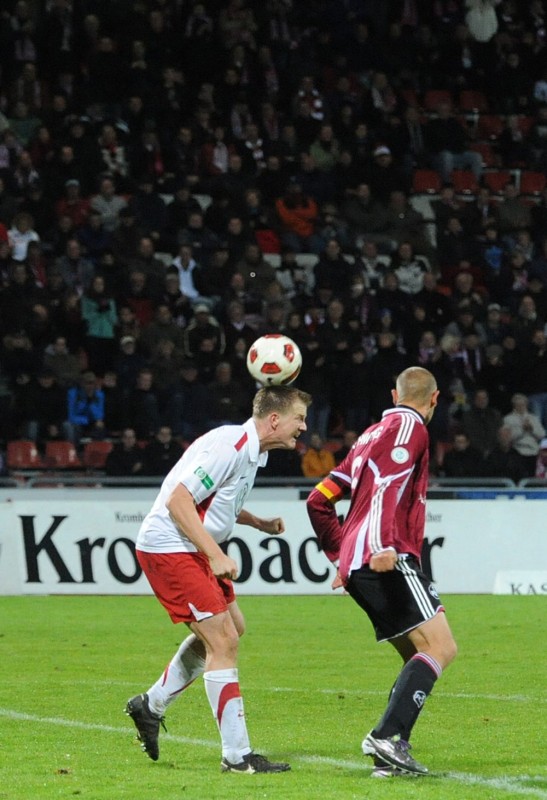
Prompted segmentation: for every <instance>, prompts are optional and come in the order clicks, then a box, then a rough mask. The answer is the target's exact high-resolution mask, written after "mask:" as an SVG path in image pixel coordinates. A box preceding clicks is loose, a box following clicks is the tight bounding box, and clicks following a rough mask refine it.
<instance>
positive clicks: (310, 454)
mask: <svg viewBox="0 0 547 800" xmlns="http://www.w3.org/2000/svg"><path fill="white" fill-rule="evenodd" d="M335 466H336V461H335V460H334V455H333V454H332V452H331V451H330V450H327V449H326V447H325V443H324V440H323V439H322V438H321V436H320V435H319V434H318V433H317V432H316V431H315V432H312V434H311V436H310V442H309V445H308V448H307V450H306V452H305V453H304V455H303V456H302V474H303V475H304V477H305V478H322V477H324V476H325V475H328V474H329V472H330V471H331V470H333V469H334V468H335Z"/></svg>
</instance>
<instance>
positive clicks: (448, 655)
mask: <svg viewBox="0 0 547 800" xmlns="http://www.w3.org/2000/svg"><path fill="white" fill-rule="evenodd" d="M457 655H458V645H457V644H456V642H455V641H454V639H453V638H452V637H451V638H450V641H448V642H446V643H445V646H444V648H443V661H444V664H443V669H444V668H446V667H447V666H448V665H449V664H451V663H452V662H453V661H454V659H455V658H456V656H457Z"/></svg>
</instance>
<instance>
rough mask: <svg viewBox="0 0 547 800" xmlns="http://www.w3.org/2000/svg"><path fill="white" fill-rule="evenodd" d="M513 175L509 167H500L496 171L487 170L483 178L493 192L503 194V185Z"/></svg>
mask: <svg viewBox="0 0 547 800" xmlns="http://www.w3.org/2000/svg"><path fill="white" fill-rule="evenodd" d="M512 177H513V176H512V175H511V173H510V172H509V170H508V169H498V170H496V171H495V172H485V173H484V175H483V176H482V179H483V182H484V184H485V185H486V186H488V188H489V189H490V191H491V192H493V193H494V194H502V193H503V187H504V186H505V185H506V184H508V183H509V182H510V181H511V180H512Z"/></svg>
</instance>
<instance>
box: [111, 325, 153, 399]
mask: <svg viewBox="0 0 547 800" xmlns="http://www.w3.org/2000/svg"><path fill="white" fill-rule="evenodd" d="M145 361H146V360H145V358H144V356H143V355H142V353H140V352H139V351H138V349H137V340H136V338H135V337H134V336H129V335H125V336H122V337H121V338H120V350H119V352H118V354H117V355H116V357H115V359H114V371H115V372H116V375H117V376H118V381H119V384H120V388H121V389H122V392H123V394H124V397H125V398H127V396H128V395H129V394H130V392H131V390H132V389H133V387H134V386H135V384H136V381H137V376H138V374H139V372H140V370H141V369H143V367H144V366H145Z"/></svg>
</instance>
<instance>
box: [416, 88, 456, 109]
mask: <svg viewBox="0 0 547 800" xmlns="http://www.w3.org/2000/svg"><path fill="white" fill-rule="evenodd" d="M440 103H448V104H449V105H452V92H449V91H448V90H446V89H428V90H427V91H426V92H425V93H424V98H423V106H424V110H425V111H436V110H437V106H438V105H439V104H440Z"/></svg>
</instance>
